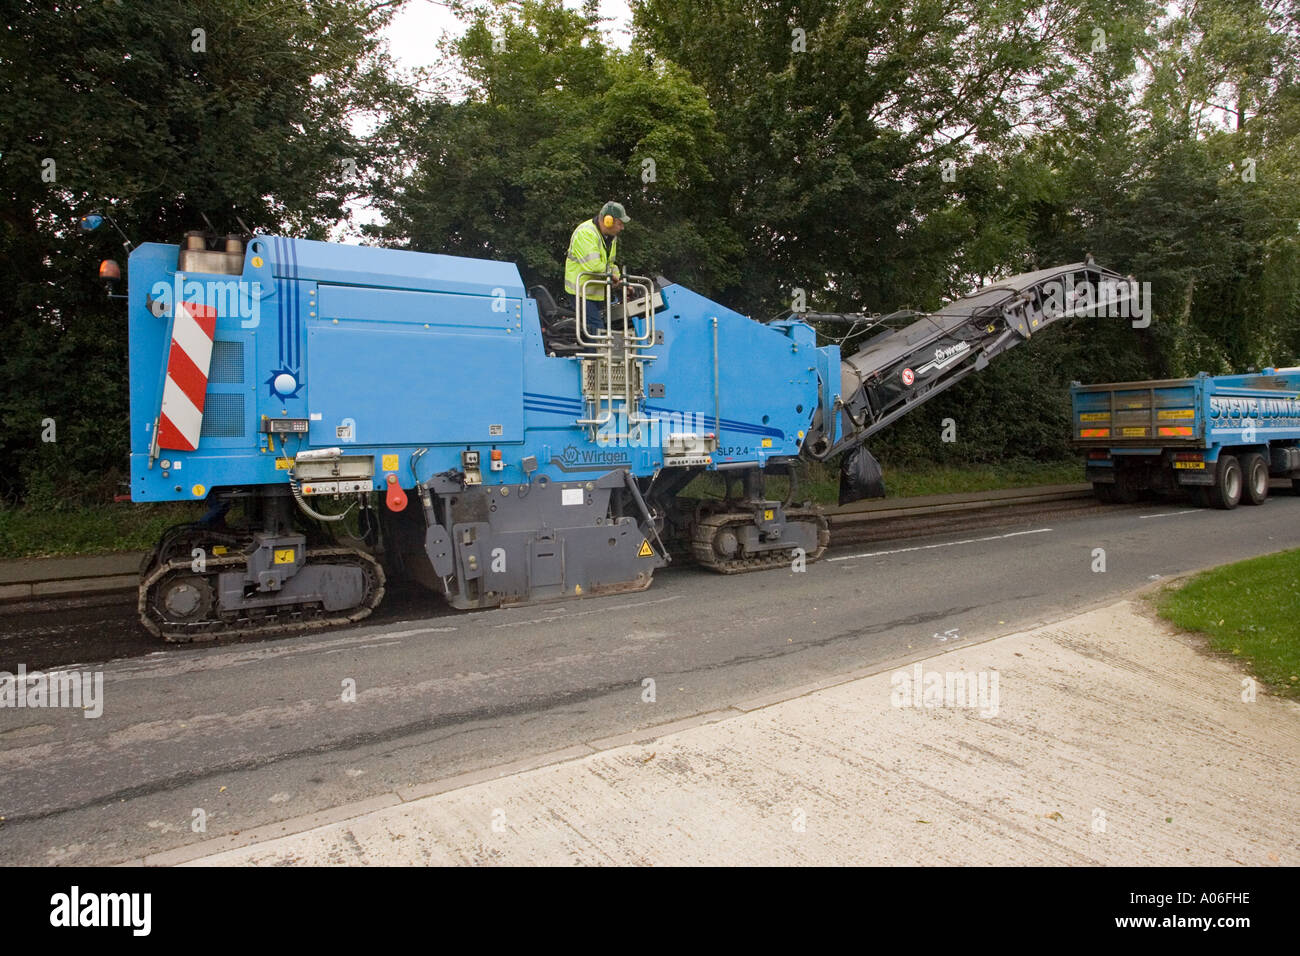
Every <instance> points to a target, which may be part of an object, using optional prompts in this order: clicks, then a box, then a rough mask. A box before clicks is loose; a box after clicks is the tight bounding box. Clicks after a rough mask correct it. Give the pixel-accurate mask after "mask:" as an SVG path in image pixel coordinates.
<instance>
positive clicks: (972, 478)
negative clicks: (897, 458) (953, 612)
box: [683, 460, 1083, 505]
mask: <svg viewBox="0 0 1300 956" xmlns="http://www.w3.org/2000/svg"><path fill="white" fill-rule="evenodd" d="M884 471H885V492H886V497H887V498H920V497H924V496H926V495H947V494H955V493H957V492H970V491H997V490H1000V489H1003V488H1031V487H1034V486H1036V485H1066V484H1073V483H1076V482H1081V481H1083V463H1082V462H1081V461H1078V460H1074V461H1064V462H1059V461H1058V462H1038V461H1011V462H1000V463H998V464H996V465H943V466H936V465H918V466H912V467H908V466H898V467H891V466H889V465H885V467H884ZM804 473H805V477H804V478H803V479H802V480H801V481H800V485H799V496H798V497H799V498H800V500H803V499H811V500H812V501H815V502H817V503H818V504H822V505H834V504H835V503H836V502H837V501H838V500H839V493H840V476H839V471H838V470H837V469H835V468H832V467H830V466H828V465H822V464H818V463H813V464H810V465H808V466H807V467H806V468H805V470H804ZM785 489H786V483H785V480H784V479H780V478H778V479H773V480H772V481H770V482H769V483H768V494H769V495H771V496H772V497H774V498H779V497H781V496H783V495H784V493H785ZM683 494H685V495H687V496H688V497H693V498H702V497H705V496H713V497H719V496H721V495H722V480H721V478H719V477H718V476H717V475H716V474H710V475H701V476H700V477H699V478H697V479H695V481H693V482H691V483H690V484H689V485H687V486H686V490H685V491H684V492H683Z"/></svg>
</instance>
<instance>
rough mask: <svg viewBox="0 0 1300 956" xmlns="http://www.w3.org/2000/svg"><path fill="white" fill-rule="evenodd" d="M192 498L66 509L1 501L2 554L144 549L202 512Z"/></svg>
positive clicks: (31, 555)
mask: <svg viewBox="0 0 1300 956" xmlns="http://www.w3.org/2000/svg"><path fill="white" fill-rule="evenodd" d="M205 510H206V507H205V506H204V505H202V504H196V503H191V502H184V503H177V504H150V505H135V504H131V503H130V502H122V503H119V504H106V505H98V506H93V507H90V506H88V507H73V508H62V509H54V510H47V509H39V508H9V507H0V558H41V557H52V556H55V555H69V554H105V553H108V552H113V551H146V550H148V549H149V548H152V547H153V546H154V545H155V544H156V543H157V542H158V536H159V535H161V534H162V532H163V529H164V528H167V527H169V526H171V525H174V524H179V523H180V522H182V521H194V520H197V519H198V518H201V517H203V513H204V511H205Z"/></svg>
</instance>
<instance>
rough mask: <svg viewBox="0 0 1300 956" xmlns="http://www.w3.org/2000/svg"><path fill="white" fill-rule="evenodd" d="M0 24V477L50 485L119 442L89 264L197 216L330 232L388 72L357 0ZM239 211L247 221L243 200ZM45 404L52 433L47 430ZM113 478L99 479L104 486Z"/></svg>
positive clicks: (367, 10)
mask: <svg viewBox="0 0 1300 956" xmlns="http://www.w3.org/2000/svg"><path fill="white" fill-rule="evenodd" d="M5 6H6V8H7V9H6V11H5V16H4V22H5V29H4V31H3V32H2V33H0V78H2V79H3V86H4V88H5V90H6V94H7V95H6V96H5V98H4V101H3V103H0V143H2V144H3V155H2V156H0V276H2V277H3V285H4V288H5V289H6V295H5V296H4V297H3V300H2V301H0V348H2V349H3V354H4V359H3V362H4V364H3V368H2V369H0V385H2V389H3V396H2V397H0V408H2V409H3V421H4V423H3V426H2V427H0V454H2V455H3V460H4V462H5V466H6V467H5V468H4V469H3V478H2V480H3V482H4V490H5V492H6V494H7V496H8V497H10V498H13V497H16V496H20V495H22V494H25V493H28V492H36V491H39V492H41V496H40V497H41V500H42V501H43V502H44V503H46V504H51V503H55V502H57V501H58V500H60V499H61V498H63V497H66V496H68V495H71V494H74V493H76V492H77V490H78V489H80V488H84V487H86V486H87V483H88V482H91V481H93V480H95V478H96V476H99V478H101V479H103V480H101V481H100V485H99V487H97V488H96V489H95V491H96V492H97V495H98V496H99V497H100V498H101V499H102V498H103V497H104V496H105V495H106V494H107V493H108V492H109V491H110V490H112V485H113V484H114V483H115V476H114V475H107V476H106V471H107V470H109V469H115V468H117V467H118V466H120V465H121V464H123V463H124V452H125V450H126V448H127V440H126V414H127V380H126V379H127V376H126V348H127V343H126V341H125V339H126V323H125V317H124V310H123V308H122V305H121V303H120V302H117V301H113V302H110V301H107V300H106V299H105V298H104V294H103V291H102V290H101V289H99V288H97V286H96V283H95V281H94V266H95V262H96V260H97V259H98V258H99V257H100V256H103V255H110V256H111V255H114V254H116V255H118V256H119V258H120V257H121V255H122V252H123V250H122V249H121V247H120V245H118V243H117V242H116V239H115V236H114V235H113V234H112V233H111V232H110V231H109V230H108V229H105V230H103V233H104V234H105V235H104V236H103V237H102V238H101V237H99V236H96V237H95V238H94V239H92V240H87V239H86V238H84V237H81V236H78V235H77V233H76V229H75V223H76V220H77V217H79V216H81V215H83V214H85V213H87V212H90V211H94V210H99V211H104V212H108V213H109V214H111V215H112V216H113V217H114V219H116V221H117V222H118V223H119V224H120V225H121V227H122V228H123V230H124V231H125V232H126V233H127V234H128V235H129V236H131V238H132V239H134V240H135V241H137V242H139V241H163V242H172V243H175V242H178V241H179V240H180V238H181V235H182V234H183V232H184V231H185V230H188V229H193V228H202V225H203V220H202V216H203V215H204V214H206V215H207V216H209V217H210V218H211V220H212V221H213V223H214V225H215V226H216V227H217V228H218V229H220V230H222V231H227V230H228V231H235V232H238V231H242V228H241V227H240V226H239V224H238V219H242V221H243V222H244V223H246V224H247V225H248V226H249V228H251V229H254V230H268V231H277V232H291V233H296V234H299V235H303V234H305V235H315V236H319V237H323V236H324V235H325V232H326V230H327V229H328V228H329V227H330V226H331V225H333V224H334V223H335V222H337V221H338V220H339V219H340V218H341V217H342V216H343V214H344V202H345V201H346V200H347V199H348V198H349V196H351V195H354V194H355V192H356V190H357V188H358V187H359V185H360V183H359V181H358V182H357V183H356V184H351V183H350V182H349V179H348V176H347V173H348V171H349V170H350V169H351V168H352V164H355V165H356V167H357V168H358V169H359V170H360V171H364V169H365V167H366V166H367V164H368V163H369V162H370V155H369V153H370V149H371V145H370V144H368V143H367V142H365V141H363V140H360V139H358V138H357V137H356V136H355V135H354V134H353V133H352V132H351V128H350V120H351V118H352V117H353V116H354V115H355V114H356V113H357V112H358V111H359V110H362V109H370V108H374V107H376V106H379V107H381V108H382V106H383V103H384V102H385V100H386V98H387V97H388V96H389V95H390V93H391V90H390V88H389V86H388V84H387V80H386V79H385V73H384V70H383V63H382V61H381V60H380V58H379V57H378V56H377V44H378V40H377V39H376V38H375V37H374V36H373V35H372V34H373V31H375V30H377V29H378V28H379V27H381V26H382V25H383V24H384V23H385V22H387V19H388V17H389V15H390V11H389V9H388V8H389V6H390V5H389V4H386V3H375V2H370V3H367V2H364V0H326V2H312V3H308V2H306V0H272V2H265V3H263V2H253V0H205V2H198V0H182V2H175V3H165V4H138V3H130V2H124V3H114V2H104V3H87V4H71V3H68V4H64V3H58V4H53V5H52V4H49V3H44V2H35V0H8V2H6V4H5ZM236 217H238V219H237V218H236ZM47 417H49V418H54V419H55V421H56V425H57V430H56V436H57V442H56V443H54V444H49V443H46V442H42V441H41V440H40V436H41V433H42V427H41V421H42V420H43V419H45V418H47ZM105 486H107V487H105Z"/></svg>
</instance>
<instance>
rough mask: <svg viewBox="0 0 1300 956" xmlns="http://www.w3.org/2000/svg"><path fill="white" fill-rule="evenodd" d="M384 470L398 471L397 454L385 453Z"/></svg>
mask: <svg viewBox="0 0 1300 956" xmlns="http://www.w3.org/2000/svg"><path fill="white" fill-rule="evenodd" d="M383 465H384V468H383V470H384V471H397V456H396V455H385V456H384V461H383Z"/></svg>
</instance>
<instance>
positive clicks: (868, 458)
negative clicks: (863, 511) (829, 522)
mask: <svg viewBox="0 0 1300 956" xmlns="http://www.w3.org/2000/svg"><path fill="white" fill-rule="evenodd" d="M883 497H885V476H884V474H883V473H882V472H881V470H880V462H878V461H876V459H875V456H874V455H872V454H871V452H869V451H867V450H866V448H864V447H862V446H861V445H859V446H858V447H857V448H855V449H853V451H851V452H848V453H847V454H846V455H845V456H844V458H843V460H841V462H840V504H842V505H847V504H852V503H853V502H855V501H861V500H862V499H863V498H883Z"/></svg>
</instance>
